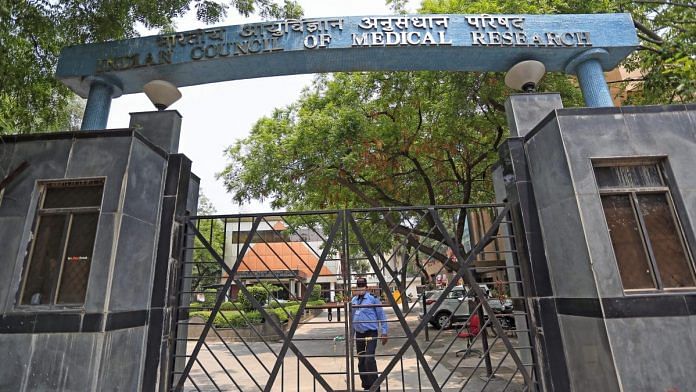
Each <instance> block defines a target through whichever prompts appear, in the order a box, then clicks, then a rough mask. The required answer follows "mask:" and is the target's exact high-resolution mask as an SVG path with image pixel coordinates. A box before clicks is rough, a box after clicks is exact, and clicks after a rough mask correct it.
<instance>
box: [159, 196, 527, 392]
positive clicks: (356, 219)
mask: <svg viewBox="0 0 696 392" xmlns="http://www.w3.org/2000/svg"><path fill="white" fill-rule="evenodd" d="M511 223H512V222H511V221H510V214H509V210H508V208H507V207H506V206H504V205H496V204H490V205H459V206H446V207H445V206H438V207H407V208H383V209H353V210H339V211H321V212H301V213H295V212H293V213H268V214H248V215H244V214H242V215H225V216H196V217H190V218H188V219H187V224H186V229H185V231H184V232H183V233H182V243H183V245H184V246H183V249H184V257H183V260H184V262H183V263H182V269H181V271H180V279H179V282H178V283H179V291H178V294H177V295H178V300H179V304H180V306H179V308H178V314H176V315H175V316H174V317H175V320H177V321H176V326H177V333H176V336H177V344H176V348H175V349H174V351H175V352H174V353H173V356H174V358H175V365H174V367H173V369H172V373H171V378H170V381H171V385H172V389H173V390H177V391H181V390H185V391H208V390H213V391H226V390H241V391H252V390H261V391H300V390H302V391H315V390H326V391H344V390H347V391H354V390H362V389H363V385H362V384H361V379H360V376H361V375H363V376H364V375H366V374H367V372H365V371H363V372H361V368H360V367H359V361H360V357H359V356H358V354H356V343H357V341H356V339H355V337H354V336H351V333H350V331H351V330H352V322H353V320H352V317H351V314H352V312H354V311H356V310H361V311H373V309H374V307H372V308H371V307H370V306H364V305H363V306H354V305H352V304H351V287H352V285H353V286H354V282H355V279H356V277H358V276H363V277H366V278H367V279H368V286H369V287H368V289H369V290H370V291H371V292H372V293H373V294H374V295H376V296H378V297H380V298H381V299H382V304H383V305H382V309H383V310H384V313H385V316H386V323H387V325H388V328H389V334H388V336H389V337H388V342H386V344H384V345H383V344H378V347H377V351H376V355H375V359H376V362H377V368H378V369H377V376H378V378H377V380H376V381H375V382H374V384H373V385H372V387H371V389H370V390H372V391H374V390H377V389H378V388H381V390H382V391H388V390H394V391H406V390H419V391H422V390H423V391H427V390H432V391H444V390H446V391H483V390H490V391H504V390H508V391H526V390H537V387H538V385H537V373H538V370H537V367H536V365H535V357H536V354H535V348H534V345H533V339H531V337H530V332H531V331H533V330H534V329H533V328H531V321H530V318H529V317H528V315H529V313H528V311H527V303H526V301H525V299H524V290H523V287H522V286H523V285H522V280H521V277H520V276H521V273H520V272H521V271H520V270H519V267H518V264H517V257H516V256H517V250H516V249H517V248H516V246H515V241H514V233H513V226H512V224H511ZM362 308H366V309H362ZM476 319H478V320H479V321H480V328H479V331H476V328H475V324H476V321H475V320H476ZM472 324H474V327H472ZM467 332H468V334H467Z"/></svg>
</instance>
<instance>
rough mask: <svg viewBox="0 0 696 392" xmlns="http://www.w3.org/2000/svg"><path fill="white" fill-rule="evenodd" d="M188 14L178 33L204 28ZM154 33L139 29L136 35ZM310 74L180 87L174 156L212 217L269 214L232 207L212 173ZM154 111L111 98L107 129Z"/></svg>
mask: <svg viewBox="0 0 696 392" xmlns="http://www.w3.org/2000/svg"><path fill="white" fill-rule="evenodd" d="M299 3H300V4H301V5H302V8H303V9H304V17H306V18H316V17H332V16H355V15H389V14H393V12H392V10H390V8H389V7H388V6H387V5H385V1H384V0H350V1H349V0H299ZM419 3H420V1H416V0H413V1H410V2H409V5H408V7H407V10H408V11H409V12H415V11H416V10H417V8H418V4H419ZM192 14H193V13H189V15H187V16H186V17H184V18H182V19H180V20H177V21H176V28H177V30H178V31H186V30H194V29H198V28H210V27H213V25H205V24H203V23H202V22H198V21H196V20H195V17H194V16H193V15H192ZM260 21H261V19H260V18H259V17H250V18H248V19H244V18H242V17H240V16H239V15H237V14H236V13H235V12H232V10H230V12H229V15H228V17H227V19H226V20H225V21H223V22H221V23H219V24H217V25H219V26H227V25H235V24H244V23H254V22H260ZM153 34H156V32H148V31H145V30H142V31H141V35H143V36H145V35H153ZM312 78H313V75H311V74H306V75H293V76H276V77H269V78H258V79H248V80H236V81H230V82H223V83H213V84H206V85H200V86H191V87H183V88H181V89H180V90H181V93H182V98H181V99H180V100H179V101H177V102H175V103H174V104H173V105H172V106H170V107H169V109H171V110H177V111H179V113H180V114H181V116H182V118H183V119H182V126H181V140H180V141H179V152H181V153H183V154H185V155H186V156H187V157H188V158H189V159H191V161H192V162H193V172H194V173H195V174H196V175H197V176H199V177H200V178H201V188H202V192H203V194H205V196H207V197H208V199H210V201H211V202H212V204H213V206H214V207H215V209H216V211H217V213H219V214H234V213H239V212H264V211H270V210H271V208H270V206H269V204H268V203H267V202H266V203H264V202H261V201H254V202H251V203H249V204H245V205H241V206H240V205H238V204H237V203H236V202H234V201H233V200H232V197H231V195H230V194H229V193H227V192H226V191H225V188H224V185H223V183H222V181H220V180H217V179H216V178H215V174H216V173H218V172H220V171H222V170H223V168H224V167H225V164H226V160H225V157H224V155H223V153H224V150H225V149H226V148H227V147H228V146H230V145H232V144H234V143H235V142H236V141H237V140H238V139H242V138H244V137H246V136H247V135H248V134H249V132H250V130H251V128H252V126H253V125H254V123H255V122H256V121H257V120H258V119H260V118H261V117H263V116H269V115H270V114H271V113H272V112H273V109H274V108H277V107H284V106H287V105H288V104H290V103H292V102H294V101H295V100H297V98H298V97H299V96H300V92H301V91H302V88H303V87H305V86H308V85H309V84H310V83H311V81H312ZM148 110H155V109H154V107H153V106H152V103H150V101H149V100H148V99H147V97H146V96H145V95H144V94H130V95H123V96H121V97H119V98H116V99H114V100H113V102H112V104H111V112H110V114H109V121H108V124H107V127H108V128H112V129H113V128H127V127H128V123H129V120H130V116H129V113H132V112H142V111H148Z"/></svg>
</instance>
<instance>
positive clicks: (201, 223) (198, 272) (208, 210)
mask: <svg viewBox="0 0 696 392" xmlns="http://www.w3.org/2000/svg"><path fill="white" fill-rule="evenodd" d="M215 212H216V211H215V207H214V206H213V204H212V203H211V202H210V200H209V199H208V198H207V197H206V196H205V195H204V194H203V193H202V192H201V193H200V195H199V200H198V214H197V215H198V216H204V215H212V214H215ZM192 223H194V224H195V225H196V229H197V230H198V231H199V232H200V233H201V234H202V235H203V237H204V238H205V239H206V242H208V243H209V244H210V246H211V247H212V248H213V249H214V250H215V252H217V254H218V255H222V254H223V247H224V244H225V226H224V223H223V222H222V221H220V220H218V219H214V218H202V219H199V220H194V221H193V222H192ZM191 276H192V277H193V278H192V281H191V291H202V290H203V289H205V288H206V287H209V286H213V285H217V284H219V283H220V278H221V277H222V267H221V266H220V264H218V263H217V262H216V260H215V259H214V258H213V256H212V255H211V254H210V251H208V250H207V249H206V248H205V247H204V246H203V243H202V242H201V240H200V239H199V238H198V237H195V240H194V250H193V266H192V269H191Z"/></svg>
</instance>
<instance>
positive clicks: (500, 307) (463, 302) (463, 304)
mask: <svg viewBox="0 0 696 392" xmlns="http://www.w3.org/2000/svg"><path fill="white" fill-rule="evenodd" d="M479 287H481V289H482V290H483V292H484V294H485V295H486V297H487V298H488V305H489V306H490V307H491V309H493V311H494V312H495V313H508V312H511V311H512V301H511V300H509V299H505V300H500V299H498V298H490V297H489V295H490V291H489V289H488V287H487V286H486V285H479ZM443 291H444V290H433V292H432V294H430V296H426V300H425V310H427V311H430V308H429V307H428V305H434V304H435V302H437V300H438V298H439V297H440V295H441V294H442V292H443ZM473 300H474V297H473V295H472V293H470V292H469V290H465V289H464V288H463V287H461V286H458V287H454V288H452V290H451V291H450V292H449V293H448V294H447V297H446V298H445V299H444V300H443V301H442V304H440V306H439V307H438V308H437V310H436V311H435V313H434V314H433V317H432V318H431V319H430V324H432V325H433V326H434V327H435V328H437V329H440V328H449V327H450V326H451V325H452V324H457V323H462V322H465V321H466V320H467V319H468V318H469V315H470V312H471V310H472V309H469V306H470V301H473ZM484 314H485V312H484ZM424 316H425V313H424V311H423V308H421V311H420V314H419V317H420V319H423V317H424Z"/></svg>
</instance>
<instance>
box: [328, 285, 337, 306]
mask: <svg viewBox="0 0 696 392" xmlns="http://www.w3.org/2000/svg"><path fill="white" fill-rule="evenodd" d="M329 296H330V298H331V302H334V301H335V300H336V282H331V283H329Z"/></svg>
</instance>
